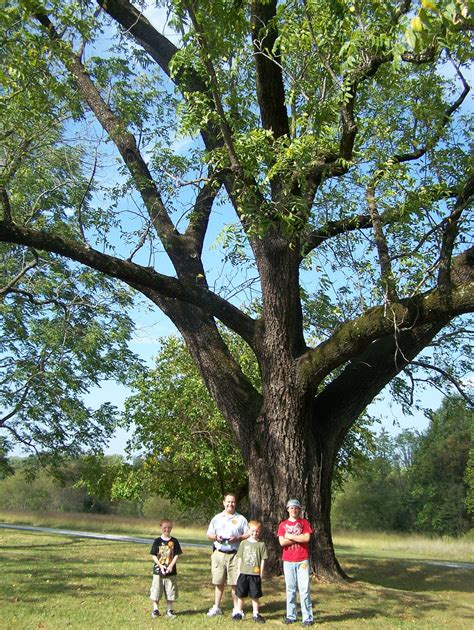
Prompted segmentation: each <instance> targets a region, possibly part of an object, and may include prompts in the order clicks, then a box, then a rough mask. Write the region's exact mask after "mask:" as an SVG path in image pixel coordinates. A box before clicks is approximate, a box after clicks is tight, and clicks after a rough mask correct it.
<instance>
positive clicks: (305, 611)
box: [283, 560, 313, 622]
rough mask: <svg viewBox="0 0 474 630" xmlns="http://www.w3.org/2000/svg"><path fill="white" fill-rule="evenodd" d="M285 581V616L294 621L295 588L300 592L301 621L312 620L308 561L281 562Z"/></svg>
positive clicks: (295, 613) (295, 614)
mask: <svg viewBox="0 0 474 630" xmlns="http://www.w3.org/2000/svg"><path fill="white" fill-rule="evenodd" d="M283 573H284V574H285V583H286V616H287V617H288V619H291V620H292V621H296V616H297V612H296V589H298V591H299V594H300V605H301V613H302V616H303V622H305V621H313V604H312V602H311V594H310V592H309V562H308V560H303V561H302V562H283Z"/></svg>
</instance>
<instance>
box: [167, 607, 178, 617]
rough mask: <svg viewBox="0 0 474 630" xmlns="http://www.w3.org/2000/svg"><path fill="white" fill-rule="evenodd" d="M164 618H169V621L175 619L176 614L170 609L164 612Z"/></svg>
mask: <svg viewBox="0 0 474 630" xmlns="http://www.w3.org/2000/svg"><path fill="white" fill-rule="evenodd" d="M166 616H167V617H169V618H170V619H175V617H176V613H175V612H174V610H171V609H170V610H168V611H167V612H166Z"/></svg>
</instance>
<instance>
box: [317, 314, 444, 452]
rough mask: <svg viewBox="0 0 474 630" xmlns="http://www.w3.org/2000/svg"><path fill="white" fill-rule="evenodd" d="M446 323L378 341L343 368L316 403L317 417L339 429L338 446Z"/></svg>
mask: <svg viewBox="0 0 474 630" xmlns="http://www.w3.org/2000/svg"><path fill="white" fill-rule="evenodd" d="M443 325H444V322H443V323H441V322H439V323H432V324H426V325H423V326H419V327H415V328H412V329H409V330H404V331H401V332H400V333H399V334H398V335H389V336H386V337H383V338H381V339H378V340H377V341H375V342H374V343H372V344H371V345H369V346H368V348H367V349H366V350H364V351H363V352H362V353H361V354H360V355H359V356H357V357H355V358H354V359H352V360H351V362H350V363H349V364H348V365H347V366H346V367H345V368H344V369H343V371H342V372H341V374H340V375H339V376H337V377H336V378H335V379H334V380H333V381H332V382H331V383H330V384H329V385H327V386H326V387H325V388H324V390H323V391H322V392H321V393H320V394H318V395H317V396H316V398H315V401H314V407H315V409H316V410H317V413H316V414H315V418H316V419H317V418H324V424H325V425H326V426H327V427H328V429H329V428H330V427H334V426H335V427H337V430H336V431H335V436H334V439H335V440H336V443H337V446H340V445H341V444H342V441H343V439H344V437H345V435H346V433H347V431H348V430H349V428H350V426H351V425H352V424H353V422H354V421H355V419H356V418H358V417H359V416H360V414H361V413H362V412H363V411H364V409H365V408H366V407H367V405H368V404H369V403H370V402H372V400H373V399H374V398H375V396H377V394H379V393H380V392H381V391H382V389H383V388H384V387H385V386H386V385H387V384H388V383H389V382H390V381H391V380H392V379H393V378H394V377H395V376H396V375H397V374H399V373H400V372H401V371H402V370H403V369H405V368H406V367H407V365H409V364H410V362H411V361H412V360H413V359H414V358H415V357H416V356H417V354H419V353H420V352H421V351H422V350H423V349H424V348H425V347H426V346H427V345H428V344H429V343H430V341H431V340H432V339H433V338H434V337H435V336H436V334H437V333H438V332H439V331H440V330H441V329H442V327H443Z"/></svg>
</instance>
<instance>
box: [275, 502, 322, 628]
mask: <svg viewBox="0 0 474 630" xmlns="http://www.w3.org/2000/svg"><path fill="white" fill-rule="evenodd" d="M286 507H287V510H288V513H289V517H288V518H287V519H286V520H284V521H282V522H281V523H280V525H279V526H278V532H277V536H278V540H279V541H280V545H281V546H282V547H283V554H282V557H283V572H284V574H285V584H286V617H285V619H284V623H286V624H290V623H295V621H296V617H297V609H296V589H298V591H299V594H300V606H301V613H302V616H303V625H304V626H312V625H313V605H312V602H311V594H310V589H309V539H310V536H311V534H312V533H313V530H312V528H311V525H310V524H309V522H308V521H307V520H306V519H305V518H301V504H300V502H299V501H298V500H297V499H290V500H289V501H288V503H287V504H286Z"/></svg>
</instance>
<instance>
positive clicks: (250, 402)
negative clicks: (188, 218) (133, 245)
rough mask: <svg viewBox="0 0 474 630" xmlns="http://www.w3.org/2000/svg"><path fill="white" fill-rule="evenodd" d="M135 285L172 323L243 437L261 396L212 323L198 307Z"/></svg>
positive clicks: (239, 437) (241, 438)
mask: <svg viewBox="0 0 474 630" xmlns="http://www.w3.org/2000/svg"><path fill="white" fill-rule="evenodd" d="M137 288H139V290H142V292H143V293H144V294H145V295H147V297H148V298H149V299H150V300H152V301H153V302H154V303H155V304H156V305H157V306H158V307H159V308H160V309H161V310H162V311H163V312H164V313H165V314H166V315H168V317H170V319H172V321H173V322H174V323H175V325H176V326H177V328H178V330H179V331H180V332H181V334H182V335H183V338H184V339H185V341H186V346H187V348H188V350H189V352H190V353H191V356H192V357H193V360H194V362H195V363H196V365H197V366H198V368H199V370H200V372H201V375H202V377H203V380H204V382H205V383H206V386H207V388H208V389H209V391H210V393H211V395H212V396H213V398H214V400H216V402H217V403H218V406H219V408H220V409H222V410H225V413H226V420H227V422H228V423H229V426H230V427H231V429H232V431H233V433H234V436H235V438H236V440H237V441H238V443H242V442H243V441H244V440H247V439H248V436H249V435H250V434H251V432H252V427H253V426H254V423H255V421H256V418H257V416H258V414H259V412H260V409H261V405H262V396H261V394H260V393H259V392H258V391H257V390H256V389H255V388H254V386H253V385H252V383H251V382H250V380H249V379H248V378H247V377H246V376H245V374H244V373H243V372H242V369H241V367H240V365H239V364H238V363H237V361H236V360H235V359H234V357H233V356H232V354H231V353H230V351H229V348H228V347H227V345H226V343H225V342H224V340H223V339H222V337H221V335H220V333H219V330H218V329H217V326H216V324H215V322H214V321H213V320H212V319H211V318H210V317H209V315H208V314H207V313H206V312H205V311H203V310H202V309H201V308H196V307H195V306H193V305H191V304H186V303H184V302H181V301H179V300H170V299H168V298H166V297H163V295H161V294H159V293H157V292H156V291H153V290H148V289H145V290H143V288H140V287H137ZM249 345H252V344H249ZM253 345H255V342H254V344H253Z"/></svg>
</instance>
